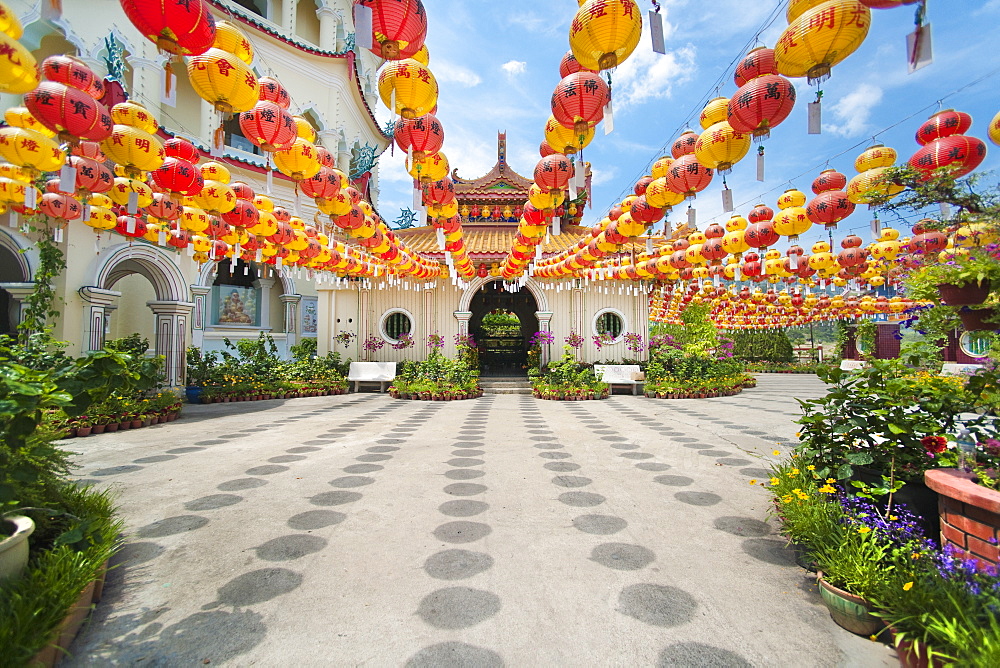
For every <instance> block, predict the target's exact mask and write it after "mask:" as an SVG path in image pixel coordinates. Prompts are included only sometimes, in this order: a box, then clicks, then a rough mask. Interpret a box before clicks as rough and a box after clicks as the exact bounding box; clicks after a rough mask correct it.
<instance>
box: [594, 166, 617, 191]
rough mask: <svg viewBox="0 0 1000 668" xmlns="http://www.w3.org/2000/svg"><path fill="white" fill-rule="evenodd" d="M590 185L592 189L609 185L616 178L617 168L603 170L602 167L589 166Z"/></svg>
mask: <svg viewBox="0 0 1000 668" xmlns="http://www.w3.org/2000/svg"><path fill="white" fill-rule="evenodd" d="M590 174H591V177H590V184H591V185H592V186H594V187H597V186H600V185H603V184H605V183H610V182H611V181H612V180H614V178H615V177H616V176H618V168H617V167H609V168H608V169H604V168H603V167H595V166H594V165H591V166H590Z"/></svg>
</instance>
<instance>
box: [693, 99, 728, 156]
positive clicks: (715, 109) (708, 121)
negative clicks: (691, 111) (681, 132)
mask: <svg viewBox="0 0 1000 668" xmlns="http://www.w3.org/2000/svg"><path fill="white" fill-rule="evenodd" d="M728 116H729V98H728V97H716V98H712V99H711V100H709V101H708V104H706V105H705V108H704V109H702V110H701V116H700V117H699V118H698V122H699V123H701V129H702V130H707V129H709V128H710V127H712V126H713V125H715V124H716V123H721V122H722V121H724V120H726V118H728ZM696 150H697V149H696Z"/></svg>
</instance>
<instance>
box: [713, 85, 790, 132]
mask: <svg viewBox="0 0 1000 668" xmlns="http://www.w3.org/2000/svg"><path fill="white" fill-rule="evenodd" d="M794 106H795V86H793V85H792V82H790V81H789V80H788V79H786V78H785V77H783V76H780V75H778V74H768V75H765V76H761V77H757V78H756V79H752V80H750V81H748V82H747V83H745V84H744V85H743V86H740V88H739V90H737V91H736V92H735V93H734V94H733V96H732V98H730V100H729V109H728V112H727V118H726V120H728V121H729V124H730V125H731V126H732V127H733V129H734V130H736V131H737V132H749V133H751V134H752V135H753V136H754V137H759V138H764V137H767V136H769V135H770V134H771V128H773V127H775V126H776V125H778V124H779V123H781V122H782V121H783V120H785V119H786V118H788V114H790V113H791V112H792V108H793V107H794Z"/></svg>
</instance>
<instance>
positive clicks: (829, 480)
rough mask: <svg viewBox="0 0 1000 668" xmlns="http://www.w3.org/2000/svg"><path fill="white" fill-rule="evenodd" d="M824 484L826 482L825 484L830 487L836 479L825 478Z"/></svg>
mask: <svg viewBox="0 0 1000 668" xmlns="http://www.w3.org/2000/svg"><path fill="white" fill-rule="evenodd" d="M826 482H827V484H829V485H832V484H833V483H835V482H837V479H836V478H827V479H826Z"/></svg>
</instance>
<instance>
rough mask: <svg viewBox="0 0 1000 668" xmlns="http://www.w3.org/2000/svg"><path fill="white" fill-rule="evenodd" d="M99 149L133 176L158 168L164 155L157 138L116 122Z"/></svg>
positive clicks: (161, 145)
mask: <svg viewBox="0 0 1000 668" xmlns="http://www.w3.org/2000/svg"><path fill="white" fill-rule="evenodd" d="M101 150H102V151H104V155H106V156H107V157H108V159H109V160H111V161H113V162H116V163H118V164H119V165H121V166H123V167H124V168H125V171H126V173H129V174H132V175H133V176H134V175H136V174H137V173H138V172H151V171H153V170H154V169H156V168H158V167H159V166H160V165H162V164H163V158H164V155H165V154H164V152H163V144H161V143H160V140H159V139H157V138H156V137H154V136H153V135H151V134H150V133H148V132H146V131H145V130H140V129H139V128H135V127H132V126H131V125H121V124H116V125H115V126H114V128H113V129H112V131H111V136H110V137H108V138H107V139H105V140H104V141H102V142H101Z"/></svg>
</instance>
